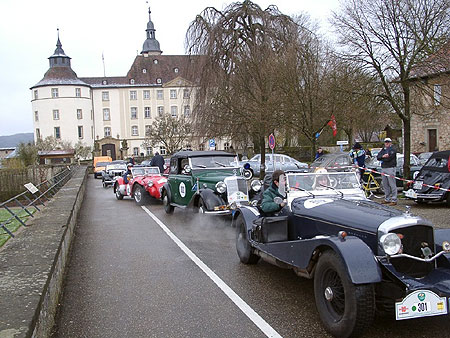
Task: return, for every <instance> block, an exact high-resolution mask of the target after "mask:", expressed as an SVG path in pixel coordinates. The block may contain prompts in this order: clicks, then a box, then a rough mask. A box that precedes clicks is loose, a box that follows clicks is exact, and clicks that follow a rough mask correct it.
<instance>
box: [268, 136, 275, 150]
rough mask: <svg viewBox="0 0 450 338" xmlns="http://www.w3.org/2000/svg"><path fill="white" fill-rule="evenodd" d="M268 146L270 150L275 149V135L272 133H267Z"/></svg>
mask: <svg viewBox="0 0 450 338" xmlns="http://www.w3.org/2000/svg"><path fill="white" fill-rule="evenodd" d="M269 148H270V149H272V150H274V149H275V136H273V134H270V135H269Z"/></svg>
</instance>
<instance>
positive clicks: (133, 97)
mask: <svg viewBox="0 0 450 338" xmlns="http://www.w3.org/2000/svg"><path fill="white" fill-rule="evenodd" d="M130 100H137V93H136V91H135V90H130Z"/></svg>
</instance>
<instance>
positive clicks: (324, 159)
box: [311, 155, 330, 167]
mask: <svg viewBox="0 0 450 338" xmlns="http://www.w3.org/2000/svg"><path fill="white" fill-rule="evenodd" d="M329 158H330V157H329V156H326V155H322V156H320V157H318V158H316V159H315V160H314V162H313V163H311V167H318V166H319V165H320V164H321V163H323V162H325V161H326V160H327V159H329Z"/></svg>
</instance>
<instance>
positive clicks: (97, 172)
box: [94, 161, 111, 178]
mask: <svg viewBox="0 0 450 338" xmlns="http://www.w3.org/2000/svg"><path fill="white" fill-rule="evenodd" d="M110 163H111V161H110V162H97V163H95V166H94V178H98V177H102V172H103V171H105V169H106V166H107V165H108V164H110Z"/></svg>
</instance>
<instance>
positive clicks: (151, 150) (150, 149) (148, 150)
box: [146, 147, 153, 156]
mask: <svg viewBox="0 0 450 338" xmlns="http://www.w3.org/2000/svg"><path fill="white" fill-rule="evenodd" d="M146 151H147V156H150V155H151V154H153V149H152V147H147V148H146Z"/></svg>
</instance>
